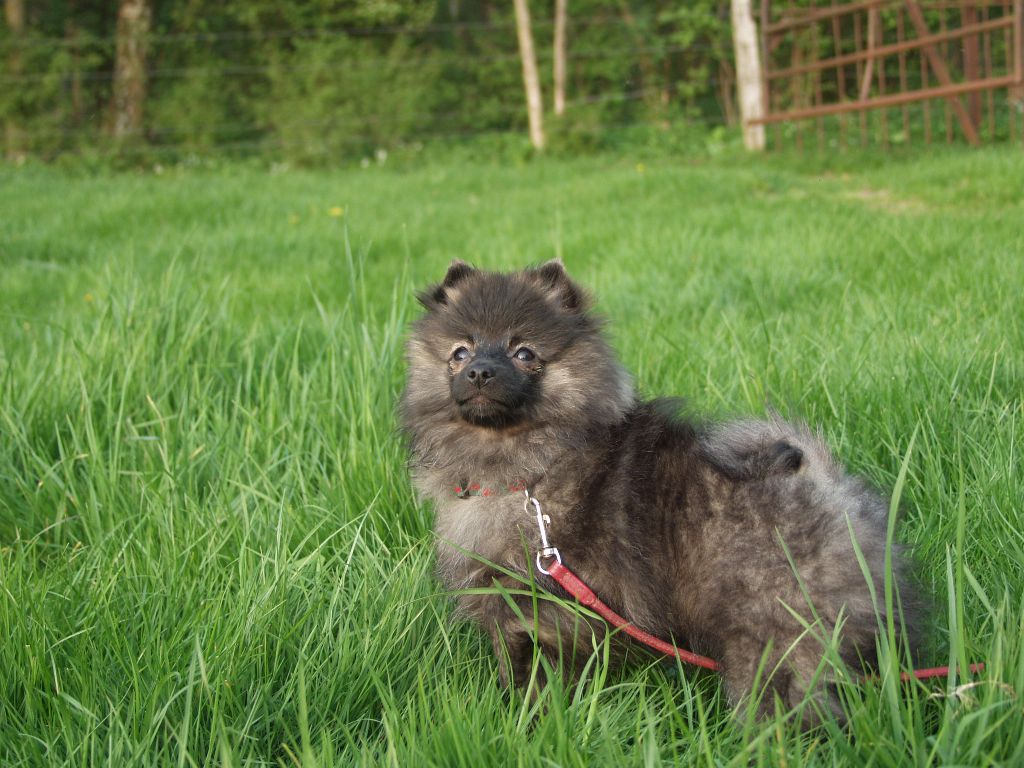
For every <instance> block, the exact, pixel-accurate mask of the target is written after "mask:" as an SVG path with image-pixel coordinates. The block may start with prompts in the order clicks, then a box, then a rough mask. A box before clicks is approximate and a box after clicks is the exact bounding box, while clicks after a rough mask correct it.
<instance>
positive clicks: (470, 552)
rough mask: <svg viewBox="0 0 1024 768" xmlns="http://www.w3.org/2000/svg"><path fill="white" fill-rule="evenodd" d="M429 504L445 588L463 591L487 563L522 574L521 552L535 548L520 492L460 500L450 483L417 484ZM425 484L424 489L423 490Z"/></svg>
mask: <svg viewBox="0 0 1024 768" xmlns="http://www.w3.org/2000/svg"><path fill="white" fill-rule="evenodd" d="M419 484H420V486H421V491H424V492H425V493H426V495H429V496H430V498H431V499H432V500H433V502H434V506H435V509H436V519H435V523H434V532H435V534H436V535H437V567H438V572H439V574H440V576H441V579H442V581H443V582H444V584H445V586H446V587H448V588H449V589H464V588H466V587H469V586H480V584H478V583H477V582H478V581H479V580H480V579H481V577H483V576H484V574H485V573H486V572H488V571H489V570H490V568H489V567H488V565H487V563H488V562H490V563H494V564H495V565H498V566H501V567H503V568H510V569H512V570H515V571H518V572H525V564H526V562H527V558H526V553H527V552H528V551H532V550H533V549H536V543H535V540H536V539H537V530H536V522H535V519H534V517H533V516H531V515H530V514H529V513H528V512H527V511H526V510H525V509H524V507H523V501H524V498H525V497H524V495H523V494H522V493H506V494H504V495H501V496H493V497H485V496H470V497H468V498H460V497H459V496H457V495H456V494H455V493H454V490H453V488H454V485H455V484H453V483H440V482H435V483H426V484H424V483H419ZM423 485H427V486H428V487H423Z"/></svg>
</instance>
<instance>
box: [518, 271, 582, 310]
mask: <svg viewBox="0 0 1024 768" xmlns="http://www.w3.org/2000/svg"><path fill="white" fill-rule="evenodd" d="M532 273H533V275H534V277H535V278H536V280H537V281H538V282H539V283H540V284H541V286H542V287H543V288H544V290H545V291H546V292H547V293H548V294H550V295H551V296H554V297H555V298H556V299H557V300H558V303H559V305H560V306H561V307H562V309H564V310H565V311H566V312H576V313H583V312H586V311H587V309H588V307H589V306H590V298H589V297H588V296H587V293H586V291H584V290H583V289H582V288H580V287H579V286H578V285H576V283H575V282H573V280H572V278H571V277H569V273H568V272H566V271H565V265H564V264H563V263H562V260H561V259H552V260H551V261H546V262H544V263H543V264H541V265H540V266H539V267H537V268H536V269H534V270H532Z"/></svg>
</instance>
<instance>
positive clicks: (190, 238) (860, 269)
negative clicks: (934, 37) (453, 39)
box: [0, 149, 1024, 767]
mask: <svg viewBox="0 0 1024 768" xmlns="http://www.w3.org/2000/svg"><path fill="white" fill-rule="evenodd" d="M1021 179H1024V153H1022V152H1020V151H1019V150H1009V149H1002V150H997V149H992V150H984V151H974V152H971V151H966V150H941V149H935V150H933V151H932V153H931V154H930V155H929V156H925V155H920V156H907V157H890V158H888V159H878V158H875V159H870V158H860V159H857V158H853V159H849V160H843V159H838V160H837V159H831V160H828V161H827V162H826V161H821V160H813V159H807V160H798V159H794V158H779V157H775V158H771V157H770V158H767V159H747V158H729V157H727V158H722V159H717V160H714V161H704V162H699V163H698V162H690V163H687V162H685V161H681V160H671V159H661V160H658V159H656V158H647V159H645V160H644V161H643V163H642V164H639V163H638V162H637V159H636V158H625V157H607V158H591V159H584V160H575V161H570V160H563V161H558V160H547V161H544V162H535V163H532V164H528V165H525V166H522V167H506V168H503V167H498V166H491V165H483V164H479V163H478V164H471V165H466V164H458V163H450V164H448V165H443V164H432V165H427V166H424V167H422V168H419V169H413V170H404V171H402V170H396V169H389V168H377V167H374V168H370V169H365V170H364V169H356V170H348V171H337V172H299V171H289V172H283V173H277V174H271V173H268V172H266V171H261V170H257V169H253V168H242V167H234V168H232V167H228V168H223V169H220V170H194V169H193V170H176V169H168V170H166V171H165V172H164V173H162V174H160V175H155V174H125V175H100V176H73V175H62V174H61V173H59V172H57V171H55V170H50V169H41V168H31V167H29V168H22V169H20V170H10V169H8V170H0V270H2V271H0V764H2V765H4V766H17V765H64V764H67V765H95V764H112V765H176V766H189V765H209V764H232V765H234V764H254V765H255V764H275V765H276V764H280V765H294V764H302V765H314V764H319V765H330V764H335V765H354V764H399V765H408V766H424V765H438V766H455V765H465V766H474V767H476V766H486V765H567V766H583V765H616V766H617V765H641V764H642V765H659V764H666V765H667V764H691V763H696V764H715V765H742V766H746V765H752V764H757V765H762V764H772V765H776V764H777V765H786V766H797V765H812V764H813V765H824V764H828V765H833V764H844V765H861V764H871V765H880V766H893V765H926V764H943V765H954V764H956V765H972V766H976V765H987V764H1002V765H1022V764H1024V641H1022V632H1024V509H1022V507H1024V503H1022V502H1024V498H1022V488H1024V485H1022V482H1021V478H1020V462H1021V453H1022V449H1024V440H1022V436H1024V400H1022V392H1024V311H1022V308H1021V307H1022V304H1021V297H1022V296H1024V263H1022V259H1024V226H1022V222H1024V187H1022V184H1021ZM554 255H561V256H562V257H563V258H564V259H565V261H566V263H567V265H568V267H569V269H570V271H571V272H572V273H574V274H575V275H576V276H577V277H578V278H579V279H580V280H581V281H582V282H583V283H585V284H586V285H587V286H589V287H590V288H592V289H593V290H594V291H595V293H596V295H597V296H598V306H599V308H600V310H601V311H602V312H603V313H604V314H606V315H607V316H609V317H610V318H611V319H612V325H611V330H612V335H613V339H614V343H615V346H616V348H617V349H618V351H619V352H620V354H621V356H622V357H623V359H624V360H625V362H626V364H627V365H628V366H629V368H630V369H631V370H632V371H633V372H634V373H635V374H636V377H637V380H638V383H639V385H640V387H641V388H642V390H643V391H644V392H645V393H649V394H681V395H685V396H686V397H687V398H689V400H690V403H691V405H692V406H693V408H694V409H696V410H698V411H701V412H706V413H709V414H713V415H723V414H726V413H742V414H747V413H763V410H764V408H765V406H766V404H768V405H772V406H774V407H776V408H778V409H779V410H781V411H782V412H783V413H784V414H786V415H789V416H794V417H802V418H806V419H808V420H810V421H812V422H813V423H816V424H820V425H821V426H822V428H823V430H824V433H825V434H826V435H827V437H828V439H829V441H830V442H831V444H832V445H833V446H834V447H835V449H836V451H837V452H838V453H839V454H840V455H841V456H842V457H843V459H844V460H845V461H846V462H847V463H848V464H849V465H850V466H852V467H853V468H855V469H856V470H857V471H859V472H862V473H864V474H865V475H867V476H868V477H869V478H870V479H871V480H872V481H873V482H875V483H876V484H878V485H879V486H880V487H882V488H885V489H887V490H888V489H891V488H893V487H894V485H895V484H896V480H897V476H898V474H899V472H900V468H901V466H902V465H903V463H904V460H906V467H907V472H906V482H905V484H904V485H903V488H902V494H901V499H900V507H901V513H900V518H899V524H898V527H897V532H898V533H897V535H898V537H899V538H901V539H903V540H905V541H907V542H909V543H911V544H912V545H913V547H914V552H915V554H916V557H917V560H918V562H919V563H920V569H921V578H922V581H923V583H924V584H925V589H926V591H928V592H929V593H930V594H931V596H932V597H933V598H934V602H935V605H936V613H935V621H934V624H935V630H936V631H935V637H934V641H933V644H932V646H930V649H929V653H928V655H929V657H930V658H932V659H933V660H934V663H936V664H942V663H948V662H949V661H953V662H954V663H955V662H957V661H958V660H959V661H960V662H963V661H964V660H977V659H980V660H984V661H985V662H986V663H987V665H988V668H987V671H986V672H985V674H984V675H982V676H981V677H980V678H979V679H978V680H977V682H976V684H974V685H971V686H963V685H962V684H963V683H964V681H963V680H959V679H957V680H950V681H949V682H948V683H947V682H944V681H939V682H929V683H927V684H915V685H900V684H898V683H897V682H895V680H894V678H893V676H892V675H891V674H885V675H883V677H882V679H881V680H879V681H876V682H873V683H870V684H866V685H864V686H862V687H859V688H854V689H852V690H851V691H850V692H849V695H848V698H849V710H850V712H849V714H850V725H849V729H848V731H842V730H839V729H838V728H837V727H836V726H834V725H830V726H829V727H827V728H825V729H822V730H819V731H817V732H815V733H811V734H808V735H800V734H799V733H797V732H795V730H794V728H793V727H792V725H791V724H790V723H788V722H786V721H784V720H783V719H779V720H777V721H775V722H769V723H763V724H748V725H746V726H744V725H743V724H742V723H736V722H735V721H733V720H732V719H731V718H730V716H729V713H728V710H727V708H726V706H725V703H724V701H723V700H722V695H721V692H720V690H719V685H718V682H717V679H716V678H715V677H714V676H710V675H705V676H701V675H695V674H692V673H690V672H687V674H686V675H682V676H681V675H679V674H678V672H677V670H675V669H673V668H669V667H666V666H664V665H661V664H657V663H653V662H652V664H651V665H650V666H649V667H647V668H644V669H640V670H634V671H630V672H626V673H615V674H610V673H609V674H606V672H605V670H604V668H603V666H602V664H601V663H600V662H598V663H597V665H596V667H595V674H594V676H593V679H591V680H590V681H589V682H588V683H587V684H586V685H584V686H583V687H581V688H580V689H579V690H577V691H575V692H572V691H569V692H564V691H559V690H549V691H548V692H547V693H546V694H545V695H544V697H543V699H542V707H541V708H540V709H539V710H538V709H536V708H534V707H533V705H532V704H531V703H530V702H524V701H523V700H522V699H521V698H519V697H517V696H509V695H507V694H506V693H503V692H502V691H500V690H499V689H498V687H497V683H496V677H497V675H496V669H495V664H494V663H493V660H492V658H491V652H490V648H489V643H488V642H486V641H485V640H484V639H483V638H482V636H481V635H480V634H479V633H478V632H477V631H476V630H475V629H473V628H472V627H469V626H466V625H463V624H459V623H457V622H454V621H453V620H452V608H451V603H450V600H449V599H447V597H446V596H445V595H443V594H442V593H441V590H440V588H439V587H438V585H437V584H436V582H435V581H434V580H433V577H432V571H431V568H432V554H431V549H432V540H431V533H430V526H431V512H430V509H429V508H427V507H426V506H424V505H421V504H419V503H418V502H417V501H416V499H415V498H414V495H413V493H412V490H411V488H410V484H409V480H408V477H407V474H406V470H405V466H404V451H403V447H402V444H401V441H400V438H399V437H398V435H397V434H396V432H395V415H394V406H395V400H396V396H397V393H398V391H399V389H400V386H401V380H402V339H403V333H404V328H405V325H406V322H407V321H408V320H409V319H410V318H411V317H413V316H414V315H415V314H416V312H417V309H416V306H415V302H414V301H413V300H412V299H411V295H412V291H413V288H414V287H415V286H420V285H422V284H423V283H425V282H426V281H428V280H432V279H437V278H439V277H440V275H441V274H443V269H444V267H445V265H446V264H447V262H448V261H449V260H450V259H451V258H452V257H460V258H463V259H466V260H469V261H472V262H474V263H476V264H477V265H481V266H486V267H513V266H521V265H523V264H525V263H529V262H537V261H540V260H543V259H546V258H549V257H551V256H554ZM912 436H913V439H912Z"/></svg>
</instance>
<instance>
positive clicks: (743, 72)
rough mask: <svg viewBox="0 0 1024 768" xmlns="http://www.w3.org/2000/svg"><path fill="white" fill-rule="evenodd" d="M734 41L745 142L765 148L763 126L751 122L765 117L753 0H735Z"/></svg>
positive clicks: (746, 145)
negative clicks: (751, 8)
mask: <svg viewBox="0 0 1024 768" xmlns="http://www.w3.org/2000/svg"><path fill="white" fill-rule="evenodd" d="M732 43H733V48H734V50H735V52H736V85H737V90H738V91H739V102H740V120H741V122H742V124H743V145H744V146H745V147H746V148H747V149H757V150H760V149H764V126H763V125H752V124H751V123H750V121H751V120H756V119H758V118H761V117H764V92H763V91H762V90H761V57H760V55H759V53H758V45H757V27H755V26H754V18H753V16H751V15H750V0H732Z"/></svg>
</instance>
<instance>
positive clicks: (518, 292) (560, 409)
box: [403, 261, 633, 432]
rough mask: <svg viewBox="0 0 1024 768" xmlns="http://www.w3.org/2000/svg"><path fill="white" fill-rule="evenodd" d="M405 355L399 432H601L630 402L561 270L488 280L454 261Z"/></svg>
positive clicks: (427, 300)
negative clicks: (454, 427) (598, 426)
mask: <svg viewBox="0 0 1024 768" xmlns="http://www.w3.org/2000/svg"><path fill="white" fill-rule="evenodd" d="M418 298H419V300H420V302H421V303H422V304H423V305H424V307H426V310H427V311H426V313H425V314H424V315H423V316H422V317H421V318H420V319H419V320H418V321H417V322H416V323H415V324H414V326H413V333H412V335H411V338H410V340H409V345H408V361H409V381H408V385H407V388H406V393H405V397H404V398H403V416H404V418H405V422H406V426H407V428H414V427H415V426H416V425H417V423H418V422H420V421H422V420H429V421H432V422H435V423H436V422H437V421H446V422H449V423H458V424H465V425H468V426H472V427H481V428H486V429H490V430H495V431H515V432H521V431H523V430H524V429H529V428H531V427H548V426H551V427H556V428H558V427H563V428H564V427H566V426H580V425H585V424H587V423H590V422H602V421H604V422H607V421H609V420H610V419H613V418H614V417H613V414H614V415H615V416H621V413H622V411H623V410H624V409H625V408H626V407H628V405H629V404H630V403H631V402H632V399H633V395H632V389H631V385H630V381H629V378H628V377H627V376H626V375H625V373H624V372H623V371H622V369H621V368H620V367H619V365H618V363H617V362H616V361H615V359H614V356H613V355H612V354H611V352H610V350H609V348H608V346H607V345H606V344H605V343H604V341H603V339H602V337H601V334H600V331H599V322H598V321H597V320H596V319H595V318H594V317H593V316H592V315H591V314H590V312H589V306H590V300H589V297H588V296H587V295H586V293H585V292H584V291H583V290H582V289H581V288H580V287H579V286H578V285H577V284H576V283H575V282H574V281H573V280H572V279H571V278H570V277H569V276H568V274H566V271H565V268H564V267H563V266H562V263H561V262H560V261H550V262H547V263H546V264H543V265H542V266H540V267H537V268H535V269H526V270H523V271H520V272H512V273H497V272H484V271H481V270H477V269H474V268H473V267H471V266H469V265H468V264H466V263H464V262H462V261H454V262H453V263H452V264H451V266H450V267H449V268H448V272H447V273H446V274H445V276H444V279H443V280H442V281H441V282H440V283H438V284H437V285H434V286H432V287H430V288H428V289H427V290H425V291H423V292H422V293H420V294H419V297H418Z"/></svg>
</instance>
